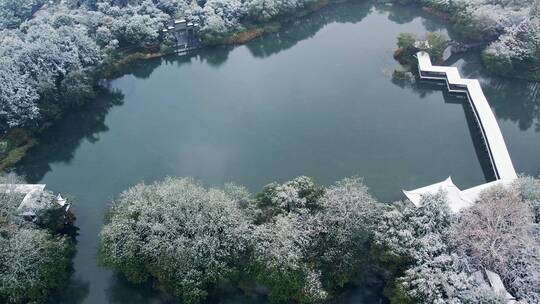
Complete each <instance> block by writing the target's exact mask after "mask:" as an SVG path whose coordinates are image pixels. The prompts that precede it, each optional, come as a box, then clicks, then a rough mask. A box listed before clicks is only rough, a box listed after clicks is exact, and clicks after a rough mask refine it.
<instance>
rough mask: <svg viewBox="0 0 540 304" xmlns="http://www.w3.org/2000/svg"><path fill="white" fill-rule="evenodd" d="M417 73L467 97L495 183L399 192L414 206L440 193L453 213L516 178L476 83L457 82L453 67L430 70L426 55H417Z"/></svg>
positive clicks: (444, 185)
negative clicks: (445, 195)
mask: <svg viewBox="0 0 540 304" xmlns="http://www.w3.org/2000/svg"><path fill="white" fill-rule="evenodd" d="M416 56H417V58H418V71H419V74H420V78H422V79H434V80H442V81H445V82H446V85H447V87H448V90H449V91H450V92H457V93H464V94H466V95H467V97H468V100H469V103H470V105H471V108H472V110H473V113H474V115H475V118H476V121H477V123H478V125H479V127H480V131H481V133H482V137H483V141H484V144H485V146H486V150H487V153H488V156H489V160H490V163H491V167H492V168H493V172H494V175H495V178H496V180H495V181H493V182H489V183H486V184H483V185H479V186H476V187H473V188H470V189H467V190H463V191H461V190H459V189H458V188H457V187H456V186H455V185H454V184H453V182H452V180H451V179H450V178H448V179H446V180H445V181H443V182H440V183H436V184H433V185H430V186H427V187H423V188H419V189H416V190H412V191H403V193H405V195H406V196H407V197H408V198H409V199H410V200H411V201H412V202H413V203H414V204H416V205H418V204H420V200H421V198H422V196H423V195H425V194H428V193H433V192H437V191H439V190H440V189H443V190H445V191H446V192H447V194H448V199H449V201H450V202H449V203H450V208H451V209H452V210H453V211H455V212H457V211H459V210H460V209H461V208H463V207H466V206H468V205H470V204H472V203H474V201H475V200H476V198H477V197H478V194H480V192H481V191H482V190H484V189H486V188H489V187H491V186H493V185H496V184H508V183H510V182H512V181H513V180H514V179H516V178H517V174H516V170H515V169H514V165H513V164H512V159H511V158H510V154H509V153H508V149H507V148H506V144H505V142H504V138H503V136H502V133H501V130H500V128H499V125H498V123H497V119H496V118H495V115H493V112H492V111H491V107H490V106H489V103H488V101H487V99H486V97H485V96H484V92H483V91H482V87H481V86H480V82H479V81H478V80H477V79H466V78H461V76H460V74H459V71H458V69H457V68H456V67H446V66H434V65H432V64H431V59H430V58H429V54H428V53H426V52H418V53H417V54H416Z"/></svg>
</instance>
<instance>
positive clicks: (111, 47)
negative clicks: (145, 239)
mask: <svg viewBox="0 0 540 304" xmlns="http://www.w3.org/2000/svg"><path fill="white" fill-rule="evenodd" d="M332 1H333V0H288V1H285V0H246V1H239V0H208V1H188V0H62V1H60V0H56V1H45V0H3V1H0V132H1V138H0V168H5V167H6V166H9V165H11V164H13V163H15V162H16V161H18V160H19V159H20V158H22V156H23V155H24V153H25V151H26V150H28V149H29V148H30V147H31V146H32V145H33V144H34V143H35V140H34V139H33V137H34V134H35V133H36V132H40V131H41V130H43V129H44V128H46V127H47V126H48V125H50V124H51V123H52V122H53V121H54V120H56V119H58V118H60V117H62V116H63V115H64V114H65V113H66V112H68V111H72V110H73V109H75V108H78V107H80V106H81V105H82V104H84V103H85V102H87V101H88V100H92V98H93V97H94V96H95V94H96V92H97V90H98V88H99V87H100V86H99V84H100V80H101V79H103V78H104V77H107V76H108V75H111V73H113V72H114V71H115V70H117V69H119V68H120V67H121V66H122V64H123V63H126V62H129V61H130V60H133V59H136V58H147V57H152V56H158V55H162V54H166V53H168V52H170V51H171V41H170V39H167V36H166V35H162V34H160V29H162V28H163V27H164V26H165V24H166V23H167V22H170V21H171V20H173V19H176V18H185V19H187V20H188V21H191V22H196V23H198V24H200V26H201V28H200V35H201V39H202V40H203V42H204V43H205V44H207V45H211V44H219V43H234V42H245V41H246V40H248V39H250V38H253V37H256V36H257V35H260V34H262V33H264V32H265V31H271V30H275V29H276V27H278V26H279V22H280V21H283V20H287V19H289V18H291V17H293V16H296V15H299V14H303V13H305V12H309V11H312V10H315V9H317V8H319V7H322V6H324V5H326V4H328V3H329V2H332ZM395 2H396V3H398V4H417V5H421V6H424V7H425V8H426V9H428V10H429V11H431V12H433V13H435V14H437V15H439V16H441V17H443V18H447V19H449V20H450V23H451V25H452V26H453V28H454V29H455V30H456V31H457V32H458V33H460V34H461V36H462V37H463V38H462V39H463V40H464V41H467V42H468V43H469V45H470V43H473V44H475V45H479V48H481V49H483V52H482V54H483V56H482V57H483V59H484V63H485V65H486V66H487V67H488V68H489V70H491V71H493V72H495V73H497V74H500V75H505V76H510V77H521V78H527V79H531V80H539V79H540V23H539V22H540V16H539V14H540V4H539V3H540V1H539V0H516V1H502V0H495V1H485V0H456V1H444V0H395Z"/></svg>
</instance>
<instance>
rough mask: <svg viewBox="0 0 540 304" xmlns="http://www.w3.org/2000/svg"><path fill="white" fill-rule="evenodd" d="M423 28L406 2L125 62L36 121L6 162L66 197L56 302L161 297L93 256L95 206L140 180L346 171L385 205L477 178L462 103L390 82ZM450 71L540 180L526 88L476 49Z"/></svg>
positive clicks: (429, 89) (477, 157) (361, 293)
mask: <svg viewBox="0 0 540 304" xmlns="http://www.w3.org/2000/svg"><path fill="white" fill-rule="evenodd" d="M426 30H429V31H442V32H445V33H446V32H447V29H446V28H445V25H444V24H443V23H441V22H440V21H438V20H436V19H432V18H430V17H429V16H425V15H422V13H421V11H419V10H415V9H409V8H403V7H399V8H392V7H388V6H381V7H373V6H371V5H369V4H362V3H348V4H342V5H337V6H333V7H330V8H327V9H324V10H322V11H320V12H318V13H316V14H314V15H312V16H310V17H308V18H305V19H303V20H300V21H298V22H295V23H292V24H290V25H288V26H286V27H285V28H284V29H283V31H282V32H280V33H277V34H274V35H268V36H265V37H263V38H261V39H258V40H256V41H253V42H251V43H249V44H247V45H245V46H239V47H235V48H228V47H220V48H214V49H206V50H203V51H201V52H199V53H198V54H197V55H194V56H191V57H182V58H167V59H159V60H153V61H146V62H142V63H137V64H134V65H133V66H131V67H130V68H129V69H128V70H126V71H125V75H124V76H122V77H119V78H118V79H115V80H113V81H111V83H110V87H111V92H113V91H114V93H108V94H104V95H103V96H101V97H100V98H99V99H98V100H96V102H95V103H94V104H92V105H91V106H89V107H88V108H87V109H85V110H84V111H81V113H76V114H74V115H72V116H70V117H68V118H66V119H65V120H64V121H62V122H61V123H60V124H58V125H57V126H56V127H54V128H53V129H51V130H49V131H48V132H47V133H46V134H45V135H44V136H43V137H42V138H41V140H40V145H39V146H37V147H36V148H35V149H33V150H32V151H31V153H30V154H29V155H28V157H27V158H26V159H25V160H24V162H23V163H22V164H21V165H20V167H19V168H17V170H18V172H19V173H21V174H24V175H25V176H27V178H28V179H29V181H30V182H41V183H46V184H47V186H48V188H49V189H51V190H54V191H58V192H61V193H66V194H70V195H72V196H73V197H74V200H75V202H76V205H75V206H74V210H75V213H76V215H77V217H78V219H77V225H78V226H79V227H80V235H79V237H78V244H77V249H78V252H77V255H76V256H75V259H74V267H75V274H74V276H73V279H72V281H71V284H70V286H69V288H68V289H67V290H66V291H65V292H64V293H63V294H62V295H61V296H60V298H59V299H55V302H65V303H163V302H166V301H167V300H166V298H165V297H164V296H163V295H160V294H158V293H155V292H151V291H150V290H149V289H148V288H144V287H138V286H133V285H130V284H127V283H126V282H124V281H123V280H122V279H121V278H118V277H117V276H114V275H113V274H112V272H111V271H109V270H107V269H104V268H101V267H98V266H97V265H96V260H95V257H96V248H97V246H98V242H99V238H98V233H99V231H100V228H101V226H102V223H103V215H104V212H105V210H106V207H107V205H108V204H109V202H110V201H111V200H112V199H113V198H114V197H116V196H118V194H119V193H120V192H121V191H122V190H124V189H126V188H128V187H130V186H132V185H134V184H136V183H138V182H141V181H144V182H146V183H151V182H153V181H155V180H159V179H162V178H163V177H165V176H194V177H196V178H198V179H200V180H201V181H203V182H204V183H206V184H208V185H222V184H223V183H225V182H236V183H239V184H242V185H245V186H247V187H248V188H249V189H250V190H251V191H254V192H255V191H258V190H260V189H261V187H262V186H264V185H265V184H267V183H269V182H272V181H286V180H289V179H291V178H294V177H296V176H299V175H308V176H313V177H314V178H315V179H316V180H317V181H319V182H320V183H323V184H331V183H332V182H334V181H336V180H339V179H341V178H343V177H347V176H352V175H359V176H363V177H364V178H365V182H366V184H367V185H368V186H369V187H370V188H371V190H372V193H373V194H374V195H375V196H376V197H377V198H379V199H380V200H383V201H391V200H396V199H399V198H401V189H411V188H415V187H420V186H424V185H427V184H430V183H433V182H435V181H440V180H442V179H445V178H446V177H448V176H449V175H451V176H452V178H453V180H454V182H455V183H456V184H457V185H458V186H460V187H469V186H473V185H476V184H480V183H482V182H484V181H486V180H487V179H490V178H491V175H490V173H489V168H486V166H485V165H484V164H485V162H486V155H485V154H484V153H483V152H482V149H481V145H480V144H479V137H478V133H477V130H476V127H475V125H474V121H473V120H472V118H471V113H470V112H469V110H468V109H467V107H465V106H464V105H463V101H464V99H463V98H459V97H455V96H449V95H448V94H446V93H445V91H444V90H443V89H441V88H442V87H441V86H438V85H434V84H430V83H414V82H399V81H393V80H392V77H391V74H392V70H393V69H394V68H395V67H396V62H395V61H394V60H393V59H392V53H393V51H394V49H395V42H396V37H397V35H398V34H399V33H400V32H414V33H418V34H423V33H425V32H426ZM450 34H451V33H450ZM448 64H454V65H457V66H459V67H460V69H461V70H462V72H463V73H464V74H465V75H467V76H471V77H478V78H480V79H481V81H482V85H483V87H484V89H485V93H486V95H487V97H488V99H489V100H490V103H491V105H492V106H493V108H494V110H495V113H496V116H497V117H498V119H499V123H500V125H501V128H502V132H503V134H504V136H505V139H506V142H507V144H508V147H509V149H510V154H511V156H512V158H513V160H514V163H515V166H516V168H517V170H518V171H520V172H525V173H528V174H532V175H538V174H540V161H539V160H538V155H539V152H540V133H539V131H540V123H539V117H540V101H539V96H538V91H539V88H538V86H535V85H533V84H531V83H526V82H516V81H513V82H510V81H504V80H500V79H496V78H490V77H488V76H486V74H485V73H484V72H483V71H482V68H481V66H480V65H478V59H477V58H475V57H474V56H470V57H451V58H449V61H448ZM379 293H380V290H373V288H367V287H365V286H360V287H357V288H356V289H353V290H351V291H350V292H348V293H347V296H346V297H345V298H344V299H343V300H342V302H350V303H359V302H366V303H371V302H374V301H376V300H377V297H378V296H379ZM255 301H256V300H255V299H248V298H244V297H242V296H239V295H236V296H234V295H231V296H228V297H220V299H215V300H211V301H210V302H220V303H252V302H255Z"/></svg>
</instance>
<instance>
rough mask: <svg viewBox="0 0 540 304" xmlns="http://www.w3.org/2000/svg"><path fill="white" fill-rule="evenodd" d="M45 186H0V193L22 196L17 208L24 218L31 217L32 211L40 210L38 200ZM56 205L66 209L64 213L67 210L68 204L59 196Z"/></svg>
mask: <svg viewBox="0 0 540 304" xmlns="http://www.w3.org/2000/svg"><path fill="white" fill-rule="evenodd" d="M45 186H46V185H45V184H0V192H1V193H8V194H9V193H17V194H24V198H23V199H22V201H21V203H20V204H19V207H18V209H19V210H20V211H21V214H22V215H23V216H24V215H31V214H33V211H34V210H37V209H39V208H40V205H39V198H40V196H41V194H42V193H43V191H44V190H45ZM56 203H57V204H59V205H60V206H62V207H66V211H67V210H68V209H69V204H68V203H67V201H66V200H65V199H64V198H62V196H61V195H60V194H59V195H58V196H57V197H56Z"/></svg>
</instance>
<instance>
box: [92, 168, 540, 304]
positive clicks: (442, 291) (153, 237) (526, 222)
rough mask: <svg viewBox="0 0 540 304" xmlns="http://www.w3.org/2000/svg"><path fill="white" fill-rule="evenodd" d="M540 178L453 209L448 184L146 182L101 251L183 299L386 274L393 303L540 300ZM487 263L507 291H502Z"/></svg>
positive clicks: (109, 224) (301, 298)
mask: <svg viewBox="0 0 540 304" xmlns="http://www.w3.org/2000/svg"><path fill="white" fill-rule="evenodd" d="M539 232H540V180H538V179H534V178H530V177H522V178H520V179H518V180H517V181H516V182H514V184H512V185H511V186H508V187H495V188H492V189H490V190H488V191H487V192H485V193H483V194H482V195H481V197H480V198H479V200H478V201H477V202H476V203H475V204H474V205H473V206H472V207H470V208H469V209H466V210H464V211H462V212H460V213H458V214H454V213H452V212H451V211H450V210H449V208H448V205H447V203H446V198H445V193H443V192H441V193H438V194H436V195H431V196H427V197H424V199H423V202H422V204H421V206H420V207H416V206H414V205H413V204H412V203H411V202H409V201H399V202H396V203H392V204H386V203H380V202H377V201H376V200H375V199H374V198H373V197H372V196H371V195H370V194H369V192H368V189H367V187H366V186H365V185H364V184H363V183H362V180H361V179H359V178H346V179H344V180H342V181H339V182H337V183H336V184H334V185H332V186H330V187H323V186H320V185H318V184H316V183H315V182H314V181H313V180H312V179H310V178H307V177H299V178H296V179H294V180H292V181H289V182H286V183H283V184H277V183H273V184H270V185H268V186H266V187H264V189H263V190H262V191H261V192H260V193H258V194H256V195H251V194H249V193H248V192H247V191H246V190H245V189H244V188H242V187H239V186H235V185H226V186H224V187H223V188H220V189H218V188H207V187H204V186H203V185H201V184H200V183H198V182H196V181H194V180H192V179H188V178H182V179H179V178H167V179H165V180H163V181H161V182H157V183H155V184H151V185H145V184H139V185H137V186H134V187H132V188H130V189H128V190H126V191H125V192H124V193H122V195H121V196H120V197H119V198H118V199H117V200H116V201H115V202H114V203H113V204H112V206H111V208H110V211H109V213H108V215H107V217H106V224H105V226H104V228H103V230H102V232H101V238H102V240H101V248H100V252H99V259H100V261H101V263H102V264H103V265H106V266H108V267H111V268H113V269H115V270H116V271H118V272H119V273H120V274H122V275H124V276H125V277H126V278H127V279H128V280H129V281H131V282H133V283H142V282H152V284H153V286H156V288H159V289H161V290H165V291H167V292H169V293H171V294H173V295H174V296H176V297H178V298H179V299H181V300H182V302H183V303H199V302H201V301H203V300H204V299H205V298H206V297H207V296H208V295H209V294H211V293H212V292H215V290H217V289H219V288H220V286H223V285H229V286H230V285H233V286H237V287H238V288H241V289H243V290H244V291H245V292H253V291H254V290H259V291H260V290H261V289H262V290H265V291H266V292H267V293H268V297H269V300H270V301H271V302H276V303H289V302H291V301H292V302H295V303H321V302H327V301H329V300H331V299H333V298H335V297H336V296H337V295H338V294H339V292H340V290H341V289H342V288H343V287H344V286H346V285H347V284H350V283H352V282H353V281H358V280H361V279H362V278H364V279H365V278H366V277H369V276H376V277H380V278H382V279H381V281H382V282H383V284H384V285H385V286H386V287H385V296H386V297H387V299H388V300H389V301H390V302H391V303H507V301H508V297H509V296H512V297H514V298H515V299H517V301H518V302H519V303H538V302H539V301H540V291H539V290H538V286H540V273H539V271H540V233H539ZM486 273H489V274H491V275H495V276H498V278H500V279H501V281H502V282H503V284H504V287H505V288H506V290H507V292H508V294H507V293H506V292H500V291H495V290H494V289H493V288H491V287H490V285H489V284H488V283H487V282H488V280H487V279H486Z"/></svg>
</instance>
